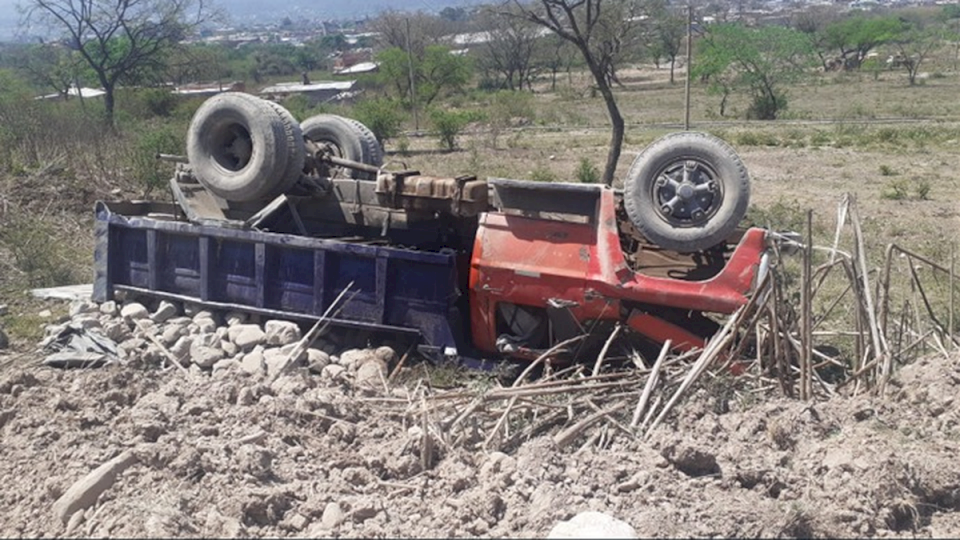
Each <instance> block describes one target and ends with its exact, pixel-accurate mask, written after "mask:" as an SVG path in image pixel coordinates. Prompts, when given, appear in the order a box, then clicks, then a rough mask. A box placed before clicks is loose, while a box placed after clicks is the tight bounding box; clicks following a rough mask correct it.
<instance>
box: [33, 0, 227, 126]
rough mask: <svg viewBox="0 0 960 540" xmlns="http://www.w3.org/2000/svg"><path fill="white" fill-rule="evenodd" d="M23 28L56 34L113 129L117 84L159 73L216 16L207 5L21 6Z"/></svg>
mask: <svg viewBox="0 0 960 540" xmlns="http://www.w3.org/2000/svg"><path fill="white" fill-rule="evenodd" d="M24 13H25V15H26V22H27V23H28V24H31V23H38V24H41V25H43V26H45V27H47V28H49V29H51V30H53V31H54V32H57V33H59V34H61V35H62V36H63V38H64V40H65V42H66V43H67V44H68V46H69V47H70V48H72V49H73V50H75V51H76V52H77V54H78V55H79V56H80V58H82V59H83V61H84V62H85V63H86V64H87V65H88V66H89V67H90V69H91V70H93V73H94V74H95V75H96V77H97V80H98V81H99V82H100V85H101V86H102V87H103V90H104V92H106V94H105V95H104V108H105V110H106V120H107V122H108V123H109V124H111V125H112V124H113V111H114V105H115V103H116V98H115V91H116V89H117V86H118V85H119V84H122V83H124V82H128V81H129V82H133V81H134V80H135V79H136V77H137V76H138V75H141V74H143V73H145V72H148V71H149V72H158V71H160V70H161V69H162V68H163V67H164V62H165V59H166V57H167V54H168V53H169V52H170V51H171V49H172V48H174V47H176V46H177V44H178V43H179V42H180V41H182V40H183V39H184V38H185V37H186V36H188V35H189V34H190V32H191V31H192V30H193V29H194V28H196V27H197V26H198V25H200V24H202V23H203V22H205V21H207V20H208V19H209V18H210V17H212V16H215V15H216V14H217V13H216V11H215V10H213V9H212V8H211V6H210V4H209V2H208V1H207V0H26V4H25V6H24Z"/></svg>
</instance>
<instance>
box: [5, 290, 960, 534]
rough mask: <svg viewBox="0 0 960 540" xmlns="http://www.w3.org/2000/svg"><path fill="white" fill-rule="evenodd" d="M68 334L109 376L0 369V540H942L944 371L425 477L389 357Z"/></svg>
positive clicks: (84, 323)
mask: <svg viewBox="0 0 960 540" xmlns="http://www.w3.org/2000/svg"><path fill="white" fill-rule="evenodd" d="M65 328H71V329H72V331H73V332H74V333H75V334H76V335H83V333H84V332H91V333H94V334H96V335H98V336H103V337H106V338H108V340H109V341H110V342H112V343H115V344H116V345H117V346H116V351H117V354H116V358H115V359H113V358H108V359H107V361H106V362H103V364H104V365H103V366H102V367H100V368H97V369H57V368H53V367H50V366H48V365H44V364H43V363H42V360H43V359H44V354H45V353H43V352H38V353H37V356H36V358H35V359H33V360H32V361H29V362H19V363H15V364H12V365H11V364H9V363H7V364H6V365H7V367H5V368H4V369H3V371H0V507H2V508H4V519H3V520H0V535H2V536H28V537H37V536H68V537H90V536H112V537H167V536H195V537H201V536H202V537H267V536H269V537H333V536H337V537H366V538H370V537H461V536H496V537H506V536H510V537H543V536H546V535H548V534H552V536H553V537H557V538H561V537H575V536H584V535H588V534H601V535H606V536H616V537H631V536H639V537H687V536H698V537H706V536H722V537H744V536H763V537H801V536H802V537H819V536H822V537H838V536H843V537H852V536H859V537H916V536H920V537H948V536H956V535H957V534H960V512H958V508H960V464H958V460H957V458H956V456H957V455H958V452H960V402H958V400H957V396H958V390H960V356H956V355H955V356H952V357H947V356H944V355H933V356H928V357H926V358H924V359H923V360H920V361H917V362H915V363H913V364H910V365H906V366H902V367H901V368H900V369H899V371H898V373H897V375H896V377H895V379H894V380H893V381H892V384H890V385H888V387H887V388H886V390H885V392H884V393H883V394H882V395H866V394H862V395H859V396H855V397H850V396H846V397H836V398H833V399H831V400H828V401H819V402H809V403H803V402H799V401H795V400H787V399H783V398H778V397H764V396H760V395H757V396H756V397H754V398H753V399H750V398H749V396H745V397H744V398H742V399H739V400H735V401H732V402H731V403H732V406H731V407H729V408H718V407H716V406H715V401H716V396H714V395H713V394H712V393H711V391H710V390H709V389H708V388H701V389H700V390H699V391H698V392H696V393H694V394H692V395H691V396H690V397H689V398H688V399H687V400H686V402H685V403H683V404H682V406H680V407H678V408H677V409H676V412H675V413H674V415H673V417H671V419H670V421H669V422H666V423H665V424H664V425H662V426H661V427H660V428H658V429H657V430H656V431H655V432H654V433H653V434H652V436H651V437H650V438H649V439H646V440H640V439H639V438H632V437H619V438H617V439H616V440H615V441H614V442H613V443H612V444H611V445H609V446H607V447H604V448H602V449H598V448H597V447H596V446H591V445H585V446H578V445H572V446H569V447H566V448H565V449H558V448H556V447H555V446H554V444H553V439H552V438H551V434H550V433H546V434H542V435H540V436H537V437H535V438H533V439H531V440H529V441H527V442H525V443H524V444H522V445H520V446H519V447H517V448H514V449H511V450H510V452H509V453H503V452H500V451H476V450H469V451H468V450H466V449H464V448H444V449H442V451H438V452H437V453H436V454H435V455H434V456H433V458H432V459H431V460H430V461H429V462H424V460H423V459H422V457H423V454H422V452H421V448H422V443H423V437H424V434H423V431H422V430H421V429H420V428H419V426H418V420H417V418H415V417H409V416H408V415H406V414H404V413H403V412H402V411H398V410H396V409H390V408H386V407H383V406H382V403H383V401H384V399H385V398H391V399H400V398H406V397H409V396H410V395H411V390H410V388H409V385H410V384H415V383H412V382H410V381H405V382H404V383H403V384H399V383H397V382H396V381H390V380H389V374H390V372H391V371H392V370H393V369H394V368H395V367H396V365H397V363H398V361H399V359H398V354H397V351H396V350H395V349H394V348H391V347H389V346H384V345H382V344H380V343H376V344H373V345H377V346H374V347H370V348H365V349H350V350H343V348H342V347H340V346H339V345H338V343H336V340H335V339H333V338H332V337H330V336H325V339H323V340H321V341H319V342H317V343H315V344H314V346H313V347H311V348H309V349H307V350H306V351H304V352H303V353H302V354H294V353H295V352H296V351H295V350H294V349H295V348H296V346H297V343H298V342H299V340H300V339H301V338H302V336H303V330H304V329H302V328H300V327H299V326H297V325H295V324H292V323H288V322H284V321H258V320H254V319H250V318H249V317H247V316H244V315H241V314H236V313H233V314H226V313H223V314H221V313H212V312H209V311H204V310H200V309H198V308H192V307H190V306H179V305H176V304H171V303H160V304H156V305H149V306H147V305H143V304H138V303H135V302H130V303H128V304H125V305H118V304H116V303H112V302H108V303H105V304H103V305H97V304H91V303H87V302H77V303H75V304H74V305H72V306H71V317H70V320H69V321H64V322H63V323H61V324H58V325H51V327H50V328H49V329H48V339H47V340H46V342H47V345H50V344H51V343H53V342H55V341H56V338H57V336H63V335H64V329H65ZM2 354H10V353H9V352H3V351H0V355H2ZM108 356H109V355H108ZM4 358H7V357H5V356H0V365H4V364H3V360H4ZM288 360H289V361H290V363H289V365H287V361H288ZM174 361H176V362H177V363H178V365H173V362H174ZM640 390H641V389H639V388H638V389H637V392H638V393H639V392H640ZM583 526H586V527H587V528H586V529H584V528H578V527H583ZM597 531H602V532H597Z"/></svg>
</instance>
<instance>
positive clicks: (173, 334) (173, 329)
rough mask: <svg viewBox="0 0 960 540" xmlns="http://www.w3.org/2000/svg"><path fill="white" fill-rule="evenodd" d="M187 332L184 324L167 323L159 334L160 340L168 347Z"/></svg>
mask: <svg viewBox="0 0 960 540" xmlns="http://www.w3.org/2000/svg"><path fill="white" fill-rule="evenodd" d="M186 334H187V327H186V326H171V325H168V326H166V327H165V328H164V329H163V333H162V334H160V342H161V343H163V344H164V345H166V346H167V347H169V346H170V345H173V344H174V343H176V342H177V340H178V339H180V338H181V337H183V336H185V335H186Z"/></svg>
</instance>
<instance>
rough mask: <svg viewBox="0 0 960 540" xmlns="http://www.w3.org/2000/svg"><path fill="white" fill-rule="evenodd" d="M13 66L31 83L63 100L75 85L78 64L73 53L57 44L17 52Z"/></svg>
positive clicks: (40, 45)
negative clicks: (50, 91) (48, 89)
mask: <svg viewBox="0 0 960 540" xmlns="http://www.w3.org/2000/svg"><path fill="white" fill-rule="evenodd" d="M12 56H13V64H14V65H15V66H16V68H17V69H18V70H20V71H21V72H23V73H24V74H25V75H26V76H27V78H28V79H30V80H31V81H32V82H34V83H36V84H38V85H41V86H45V87H49V88H51V89H53V90H55V91H56V92H57V93H58V94H60V96H61V97H62V98H64V99H67V98H68V97H69V96H70V93H69V92H70V87H71V86H73V85H74V84H76V83H77V79H78V78H79V75H80V63H79V62H78V58H77V55H76V53H75V52H74V51H71V50H69V49H67V48H66V47H63V46H62V45H60V44H59V43H53V44H49V43H40V44H37V45H30V46H28V47H24V48H22V49H19V50H17V51H16V52H15V53H14V54H13V55H12Z"/></svg>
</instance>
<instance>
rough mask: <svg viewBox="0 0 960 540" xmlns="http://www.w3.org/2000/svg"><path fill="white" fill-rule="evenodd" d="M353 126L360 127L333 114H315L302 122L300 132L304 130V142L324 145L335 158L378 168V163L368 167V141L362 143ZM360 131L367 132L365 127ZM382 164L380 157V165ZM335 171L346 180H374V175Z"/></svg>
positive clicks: (362, 134)
mask: <svg viewBox="0 0 960 540" xmlns="http://www.w3.org/2000/svg"><path fill="white" fill-rule="evenodd" d="M355 124H357V125H360V126H363V124H360V123H359V122H357V121H355V120H351V119H349V118H344V117H342V116H337V115H335V114H318V115H317V116H312V117H310V118H307V119H306V120H304V121H303V123H301V124H300V129H301V130H303V136H304V138H306V139H309V140H311V141H313V142H315V143H321V144H327V145H328V146H329V148H330V150H331V151H332V152H333V154H334V155H335V156H337V157H341V158H344V159H349V160H350V161H359V162H360V163H367V164H368V165H375V166H379V165H380V163H371V161H373V160H374V157H375V156H374V155H373V153H374V151H373V148H372V147H371V146H370V142H369V141H365V134H364V133H362V132H361V131H360V130H358V129H357V128H356V126H355ZM363 127H364V129H366V126H363ZM371 137H372V134H371ZM376 142H377V141H376V139H375V138H374V139H373V144H374V145H376ZM377 150H379V146H377ZM382 161H383V158H382V156H381V157H380V162H382ZM334 170H335V171H337V172H336V173H335V174H338V175H343V176H349V177H350V178H359V179H362V180H372V179H374V175H373V174H371V173H368V172H364V171H358V170H354V169H334Z"/></svg>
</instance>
